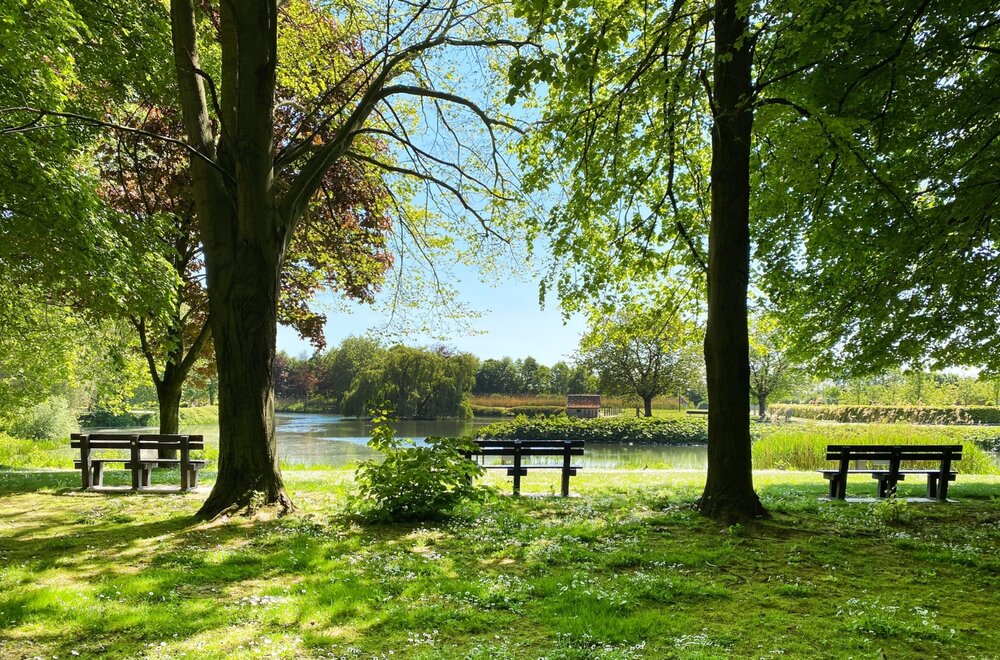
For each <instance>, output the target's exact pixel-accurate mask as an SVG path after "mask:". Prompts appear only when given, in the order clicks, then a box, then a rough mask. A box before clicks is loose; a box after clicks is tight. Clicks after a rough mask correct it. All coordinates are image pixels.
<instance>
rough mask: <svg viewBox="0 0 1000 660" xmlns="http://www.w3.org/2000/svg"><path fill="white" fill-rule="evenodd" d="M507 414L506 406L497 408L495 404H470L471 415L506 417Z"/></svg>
mask: <svg viewBox="0 0 1000 660" xmlns="http://www.w3.org/2000/svg"><path fill="white" fill-rule="evenodd" d="M507 415H508V412H507V409H506V408H499V407H497V406H477V405H475V404H472V416H473V417H506V416H507Z"/></svg>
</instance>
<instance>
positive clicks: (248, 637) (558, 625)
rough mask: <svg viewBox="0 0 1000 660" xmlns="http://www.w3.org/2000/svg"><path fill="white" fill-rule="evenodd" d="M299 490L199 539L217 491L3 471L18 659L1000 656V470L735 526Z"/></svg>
mask: <svg viewBox="0 0 1000 660" xmlns="http://www.w3.org/2000/svg"><path fill="white" fill-rule="evenodd" d="M286 478H287V482H288V486H289V489H290V490H291V492H292V493H293V497H294V500H295V501H296V503H297V504H298V506H299V510H298V511H297V512H296V513H294V514H293V515H290V516H287V517H285V518H281V519H277V520H256V521H250V520H247V519H243V518H235V519H231V520H225V521H220V522H216V523H198V522H196V521H195V520H194V519H193V518H192V517H191V516H192V513H193V512H194V511H195V510H196V509H197V507H198V505H199V504H200V502H201V500H202V499H203V498H204V493H203V492H199V493H192V494H188V495H152V494H130V495H107V494H94V493H86V494H84V493H80V492H79V491H76V490H74V488H75V486H76V475H75V473H70V472H46V471H35V472H11V471H7V472H0V657H3V658H12V659H16V658H29V657H35V656H43V657H53V656H58V657H60V658H68V657H116V658H117V657H150V658H154V657H155V658H179V657H187V658H230V657H235V658H262V657H279V658H291V657H324V658H331V657H336V658H339V657H346V658H355V657H357V658H373V657H375V658H390V657H391V658H474V659H475V658H482V659H485V658H525V657H531V658H578V659H584V658H587V659H589V658H731V657H778V656H784V657H797V658H812V657H855V658H881V657H891V658H911V657H912V658H918V657H919V658H923V657H995V654H996V649H997V648H1000V629H998V628H997V626H996V625H995V622H996V621H997V620H1000V601H998V600H997V599H996V597H995V594H996V590H997V588H998V587H1000V554H998V550H1000V547H998V546H1000V510H998V507H997V503H998V498H1000V480H998V479H997V478H993V477H964V476H963V477H961V478H960V479H959V482H958V483H956V484H955V486H954V487H953V490H952V495H953V497H955V498H956V499H957V500H959V501H958V502H956V503H951V504H946V505H933V504H915V503H910V504H903V503H900V504H893V505H891V506H885V505H884V503H879V504H874V505H872V504H864V503H843V502H826V501H821V500H820V499H818V497H819V496H820V495H821V494H822V493H823V492H824V489H825V484H824V483H823V482H822V480H821V479H818V478H817V477H816V476H815V475H812V474H804V473H789V472H761V473H758V474H757V475H756V480H757V485H758V489H759V491H760V493H761V496H762V499H763V502H764V504H765V506H767V508H768V509H769V510H770V511H771V512H772V515H773V517H772V518H771V519H770V520H765V521H761V522H759V523H755V524H751V525H746V526H738V527H730V528H722V527H720V526H718V525H717V524H714V523H712V522H710V521H708V520H706V519H704V518H702V517H701V516H699V515H698V514H697V513H696V512H694V511H693V509H692V506H691V505H692V502H693V500H694V498H695V497H696V496H697V494H698V492H699V491H700V489H701V487H702V484H703V480H704V475H702V474H700V473H691V472H669V471H639V470H636V471H608V472H598V471H584V472H583V473H582V474H581V475H580V476H578V477H576V478H574V480H573V490H574V491H575V492H576V493H578V494H579V495H580V496H579V497H573V498H569V499H561V498H541V499H539V498H520V499H513V498H509V497H499V498H496V499H494V500H492V501H489V502H487V503H486V504H484V505H482V506H479V507H477V508H473V509H468V510H466V511H464V512H463V514H462V515H461V516H460V517H459V518H458V519H456V520H454V521H452V522H449V523H439V524H433V525H430V524H428V525H378V526H364V525H360V524H358V523H357V522H356V521H355V520H354V519H353V518H351V517H350V516H349V515H347V514H346V512H345V508H344V506H345V502H346V497H347V495H348V494H350V493H351V492H352V491H353V482H352V477H351V473H350V472H348V471H339V470H332V471H327V472H308V473H305V472H293V473H289V474H287V475H286ZM489 478H490V479H491V480H493V482H494V483H495V484H497V485H498V486H501V487H503V486H506V480H505V479H504V478H503V477H502V476H500V475H495V474H494V475H491V476H490V477H489ZM524 486H525V490H526V491H528V492H532V493H546V492H549V491H550V490H551V489H554V488H555V487H556V476H555V475H538V476H536V475H535V474H534V473H533V474H531V475H530V476H529V477H528V478H526V479H525V483H524ZM904 491H905V488H904ZM903 494H906V492H904V493H903ZM900 509H902V510H903V511H905V513H906V515H900V511H899V510H900Z"/></svg>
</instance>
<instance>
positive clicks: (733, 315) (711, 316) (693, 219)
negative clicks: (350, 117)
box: [510, 0, 997, 520]
mask: <svg viewBox="0 0 1000 660" xmlns="http://www.w3.org/2000/svg"><path fill="white" fill-rule="evenodd" d="M929 6H930V3H926V2H922V1H921V2H911V1H909V0H900V1H899V2H892V3H888V4H886V3H875V2H871V1H870V0H858V1H856V2H847V3H843V2H836V3H835V2H832V1H831V2H827V1H824V2H810V3H798V2H782V1H773V2H772V1H767V2H760V3H744V2H738V1H737V0H720V1H718V2H715V3H713V4H709V3H703V2H691V1H689V0H676V1H674V2H669V3H666V4H653V5H650V4H648V3H641V2H625V3H616V4H614V5H609V4H606V3H602V2H599V1H597V0H591V1H588V2H581V3H570V4H565V3H559V2H552V3H550V2H527V1H524V2H519V3H517V8H518V11H519V12H521V13H522V14H523V15H524V16H525V17H526V20H527V21H528V22H529V24H530V25H531V26H532V27H533V28H534V29H535V30H536V32H537V33H538V34H539V35H541V40H542V41H544V43H545V44H546V45H547V46H549V47H550V49H549V50H548V51H546V52H544V53H542V54H540V55H538V56H526V57H523V58H519V59H518V60H515V62H514V63H513V65H512V68H511V71H510V78H511V82H512V92H511V97H512V99H513V98H515V97H517V96H518V95H525V96H531V89H532V86H535V85H539V88H540V89H542V90H543V91H544V94H545V97H544V98H543V99H542V100H541V104H540V107H541V116H540V121H539V130H538V132H537V133H535V138H534V139H532V140H530V141H529V142H528V143H526V146H525V148H524V153H523V160H524V162H525V164H526V166H527V167H528V169H529V172H530V174H529V176H528V177H527V179H528V181H529V182H532V183H534V184H535V186H536V187H537V188H538V189H539V190H546V189H549V188H552V187H554V183H555V181H554V179H555V178H556V177H558V176H559V175H560V173H561V172H572V178H570V179H569V180H568V181H566V182H565V183H564V187H565V189H566V191H567V192H566V194H565V196H564V197H563V198H562V200H560V203H559V204H558V205H557V206H556V208H555V209H554V212H553V213H552V214H550V216H549V217H548V218H545V219H543V220H541V221H540V224H539V228H540V231H545V232H547V233H550V234H551V235H552V236H553V240H554V247H555V250H556V255H557V259H556V261H555V263H554V264H553V266H552V269H551V271H550V274H549V276H548V278H547V284H548V286H549V287H552V288H555V290H556V292H557V294H558V295H559V297H560V299H561V300H562V304H563V305H564V307H568V308H570V309H574V308H579V307H580V306H581V305H582V304H584V301H586V299H587V298H588V297H593V296H595V295H602V294H605V293H606V292H607V291H608V290H609V289H611V290H613V291H614V290H619V289H621V288H628V287H629V286H636V284H637V283H638V284H639V285H642V284H644V283H645V282H646V281H648V280H649V279H650V278H651V277H652V276H656V275H660V276H662V275H664V274H668V273H669V274H674V275H676V274H677V273H678V272H681V271H684V269H687V270H688V272H691V271H693V272H694V273H695V274H698V273H702V274H704V276H705V277H706V279H707V330H706V337H705V363H706V379H707V386H708V396H709V400H710V401H711V406H710V408H709V457H708V458H709V460H708V478H707V480H706V485H705V490H704V493H703V495H702V498H701V500H700V502H699V507H700V509H701V510H702V511H703V512H704V513H706V514H707V515H710V516H713V517H715V518H718V519H720V520H742V519H747V518H751V517H754V516H758V515H762V514H763V513H764V511H763V508H762V507H761V505H760V501H759V499H758V497H757V496H756V494H755V492H754V489H753V477H752V465H751V460H750V431H749V417H750V415H749V410H748V406H747V402H748V401H749V397H750V386H749V378H750V373H749V344H748V339H747V335H748V324H747V301H746V293H747V291H748V285H749V279H750V252H751V225H750V205H751V202H752V201H753V203H754V206H755V209H756V210H758V211H761V210H762V209H764V208H765V207H768V208H767V217H774V218H781V220H780V221H779V220H775V222H774V223H773V224H771V225H770V227H769V231H768V232H767V233H763V232H760V233H758V234H757V236H756V238H757V239H758V241H759V242H760V243H761V244H764V243H768V242H771V241H773V242H777V243H779V244H780V245H782V246H785V247H789V250H788V251H787V252H786V253H783V254H782V255H781V256H780V257H774V258H771V259H767V260H762V264H763V267H764V268H765V269H766V270H768V271H770V272H779V271H782V272H784V271H793V272H794V271H795V270H796V268H799V271H798V272H797V273H795V274H797V275H799V277H798V278H796V279H794V280H793V279H792V278H786V279H785V280H783V281H782V284H788V285H789V286H787V287H785V289H784V291H785V292H787V294H788V296H786V297H787V298H788V299H791V298H792V297H794V295H795V292H796V291H798V290H799V288H800V287H798V285H797V284H793V282H797V283H799V284H801V282H802V281H803V279H806V278H815V279H818V280H819V281H820V282H824V283H829V284H830V286H829V287H828V288H825V290H824V294H828V295H830V296H832V295H833V294H836V295H837V298H836V299H837V300H840V299H842V295H841V294H842V292H840V291H835V289H836V284H834V283H840V282H841V281H842V279H841V278H839V277H829V278H828V277H826V275H827V273H826V272H824V273H821V274H820V275H821V276H820V277H818V278H817V277H816V271H815V269H813V268H812V263H811V262H809V261H807V260H802V259H798V258H797V257H798V254H797V253H796V251H795V248H796V245H799V244H800V242H799V241H800V239H801V237H802V236H803V232H795V231H791V232H790V231H787V230H786V229H785V226H784V224H783V223H784V222H785V221H788V220H789V219H790V217H791V216H794V219H792V226H796V225H798V226H799V227H804V228H805V227H808V228H813V227H816V228H818V227H819V225H814V224H813V223H812V219H813V213H812V211H813V210H815V207H816V205H815V204H812V205H808V206H805V207H803V205H802V204H798V203H795V202H794V201H792V200H794V198H795V196H796V195H797V194H798V193H799V192H801V191H804V190H806V187H807V186H810V188H808V191H809V192H811V193H813V201H815V202H817V203H818V204H819V205H821V206H822V205H827V204H828V206H825V208H823V209H822V212H823V213H824V214H825V213H827V212H828V211H829V215H830V216H831V217H841V216H842V215H843V213H845V212H846V213H855V212H857V211H860V213H858V214H857V216H858V217H864V218H867V219H868V220H867V224H865V223H862V225H861V226H863V227H864V230H865V231H867V230H870V229H871V223H879V222H881V217H882V215H881V210H882V208H883V207H884V204H881V205H879V206H878V207H877V208H876V207H874V206H873V207H870V208H864V209H858V208H857V206H856V205H854V204H852V203H850V202H849V195H847V194H845V195H835V196H834V197H832V198H828V197H827V195H826V193H827V191H829V190H832V189H833V186H831V185H830V183H831V182H828V181H827V178H828V174H829V173H830V168H829V167H827V166H829V165H830V163H831V162H833V161H834V160H836V163H837V165H835V166H833V167H834V169H835V170H837V171H841V168H842V167H844V166H845V165H847V166H848V167H847V169H848V170H849V171H850V173H852V174H853V175H856V176H852V177H851V178H850V179H848V180H847V181H848V183H846V184H845V185H844V187H843V189H842V190H843V192H844V193H850V191H852V190H853V191H859V190H861V189H867V188H880V189H884V188H885V186H884V185H883V184H884V183H885V178H884V177H883V176H882V175H881V173H880V169H881V168H880V167H876V166H873V163H877V162H878V159H877V158H876V157H873V154H878V152H879V148H880V144H879V143H878V141H877V140H874V141H870V143H869V144H867V145H863V146H864V148H862V149H859V148H858V146H859V145H858V140H856V139H855V136H856V135H857V134H856V133H855V130H854V129H855V128H859V126H858V120H857V118H858V117H862V118H874V121H873V122H872V123H870V124H864V123H863V122H864V119H863V120H862V127H864V128H869V129H871V130H872V131H873V132H875V133H877V131H878V128H879V124H880V122H879V119H878V118H879V116H880V115H881V114H883V109H884V108H887V107H893V108H911V109H912V108H915V107H918V106H920V105H921V103H920V100H919V99H920V98H922V97H921V96H920V95H914V96H913V97H910V98H906V99H900V98H899V97H898V96H897V95H896V91H897V89H901V88H899V87H897V85H896V81H899V80H900V75H908V76H912V79H913V80H914V81H916V82H917V83H918V85H917V87H919V88H921V94H923V95H925V96H933V95H934V88H935V87H938V86H941V85H944V86H948V85H949V82H950V78H948V77H937V78H935V77H934V76H929V77H928V76H923V75H922V73H921V71H920V70H919V68H918V67H919V64H918V61H919V60H918V59H916V58H915V59H913V60H912V63H913V66H912V68H910V67H907V68H903V69H897V68H896V67H895V66H894V65H893V64H894V62H895V61H896V59H897V58H896V57H895V56H894V53H895V54H898V53H896V51H900V52H902V51H905V50H908V49H910V48H911V47H914V46H915V47H916V50H919V46H920V45H921V44H923V43H925V42H926V41H927V39H925V38H924V36H923V34H922V32H921V31H920V30H917V29H916V26H917V24H918V23H920V19H921V17H923V16H924V15H927V14H928V11H927V10H928V7H929ZM988 13H989V10H987V9H985V8H983V7H975V8H974V9H969V8H964V7H963V8H962V9H961V10H960V11H959V10H956V9H954V8H951V7H950V6H948V7H946V6H944V5H941V6H940V7H935V8H934V12H933V14H934V15H935V19H934V21H932V22H931V23H930V24H929V25H933V26H935V27H934V29H936V24H937V23H938V22H945V23H949V24H951V25H952V26H960V25H964V26H965V31H966V33H967V34H966V38H965V39H964V41H963V40H961V39H960V40H958V42H960V43H961V48H966V46H968V47H969V48H967V49H966V50H967V56H968V57H972V56H971V55H968V53H969V52H972V51H975V53H976V54H975V57H978V58H980V59H982V58H987V57H991V56H993V54H994V53H993V50H991V49H993V46H992V45H991V44H990V43H981V42H980V40H981V39H983V38H984V37H985V34H984V33H986V32H988V33H989V34H993V33H994V32H995V30H996V23H995V20H993V18H991V17H990V16H989V15H988ZM970 19H971V20H970ZM932 36H933V35H932ZM953 37H954V33H951V36H950V37H948V38H949V39H952V40H953ZM932 40H933V39H932ZM900 44H902V45H903V48H901V47H900ZM983 49H985V50H983ZM949 65H950V63H949V61H943V62H941V66H940V68H941V70H942V71H945V70H949V69H948V66H949ZM987 69H988V70H987V71H986V74H987V75H985V76H983V82H984V83H985V80H986V78H988V77H989V74H990V72H991V71H992V68H987ZM958 70H959V71H960V70H961V69H958ZM950 71H951V72H952V74H954V73H955V71H956V70H955V69H951V70H950ZM977 73H978V71H977ZM803 81H807V82H808V84H805V85H800V84H799V83H801V82H803ZM876 81H877V84H876ZM977 91H979V92H980V96H979V98H981V99H982V98H984V96H983V94H982V93H983V92H985V84H984V85H982V86H979V87H978V88H977ZM855 92H857V93H855ZM970 96H971V95H970ZM841 98H845V99H848V100H850V101H851V102H850V103H840V102H838V100H839V99H841ZM985 98H989V94H986V96H985ZM941 109H942V110H946V108H941ZM911 112H912V111H911ZM977 112H980V113H981V110H978V111H977ZM987 114H988V113H987ZM758 115H759V116H760V119H761V122H760V123H759V124H757V125H756V129H755V118H756V117H757V116H758ZM969 116H971V115H966V118H968V117H969ZM984 116H985V115H984ZM990 116H992V115H990ZM929 123H930V124H933V123H934V122H933V121H931V122H929ZM985 123H992V122H985ZM908 125H913V124H912V123H911V124H908ZM959 126H960V125H958V124H953V125H952V126H951V130H955V131H959V132H961V131H962V129H961V128H960V127H959ZM709 127H710V130H707V129H708V128H709ZM976 132H977V134H979V135H980V136H981V137H984V138H988V136H990V135H994V134H995V131H990V130H984V131H982V132H980V131H978V126H977V131H976ZM709 136H710V143H708V140H706V137H709ZM934 140H936V141H937V142H939V143H940V144H941V145H948V144H949V142H951V140H950V139H949V137H948V135H947V134H940V133H939V134H937V135H936V136H935V138H934ZM931 142H933V140H932V141H931ZM828 143H829V144H833V145H836V146H837V148H836V149H835V150H832V151H837V152H838V153H839V154H841V156H840V157H839V158H834V157H833V156H831V157H830V158H824V157H823V153H826V152H827V149H826V146H827V144H828ZM979 144H980V146H989V145H990V144H991V143H989V142H986V143H985V144H984V143H983V142H982V140H980V142H979ZM911 146H912V143H911ZM929 146H930V145H929ZM970 147H971V145H970ZM995 147H996V145H992V147H991V148H995ZM944 148H945V150H947V146H945V147H944ZM832 151H831V152H830V153H831V154H832ZM918 151H919V150H918ZM939 151H940V150H939ZM901 153H909V152H908V151H904V152H901ZM964 153H965V155H966V156H968V155H971V154H974V153H976V151H975V149H974V148H970V149H969V150H967V151H965V152H964ZM752 165H753V173H754V177H755V180H756V181H758V182H760V183H766V185H762V186H760V187H759V188H757V189H758V190H761V194H759V195H756V196H754V198H753V199H752V198H751V194H750V192H751V166H752ZM976 171H977V173H978V174H977V176H978V175H982V176H980V178H979V179H978V182H979V183H980V184H985V183H986V182H987V181H991V180H992V179H990V178H989V177H988V176H986V174H985V171H984V170H982V169H981V167H978V166H977V167H976ZM932 174H933V172H932V171H928V170H922V171H921V172H920V175H919V176H917V177H916V178H914V181H920V180H921V179H922V178H926V177H928V176H931V175H932ZM945 178H948V179H949V180H950V172H949V173H948V176H946V177H945ZM980 188H982V186H980ZM969 189H970V190H971V189H972V187H971V186H970V188H969ZM978 189H979V188H977V190H978ZM861 197H862V198H864V197H866V195H861ZM882 197H883V199H884V198H885V196H884V195H883V196H882ZM889 197H890V198H891V195H889ZM986 197H989V195H988V194H986ZM764 199H766V200H768V201H767V203H766V205H765V204H762V203H759V202H762V200H764ZM844 200H848V202H844ZM980 201H981V200H980ZM785 202H788V203H787V204H786V205H785V206H782V205H781V204H782V203H785ZM758 227H759V225H755V228H758ZM810 230H811V229H810ZM706 233H707V257H706V255H705V250H704V242H705V240H704V239H705V235H706ZM890 233H891V232H890ZM860 235H862V236H864V235H866V234H865V233H864V231H862V232H860ZM811 236H812V235H811V234H809V235H808V236H807V238H811ZM786 239H788V240H786ZM837 240H839V243H840V245H845V244H847V243H846V242H845V241H843V240H840V239H837ZM820 242H823V243H825V244H832V243H833V242H834V241H824V240H823V238H820ZM898 247H899V248H900V249H903V250H905V249H906V248H905V247H904V243H903V242H900V243H898ZM684 248H686V251H685V250H684ZM762 253H763V254H767V253H769V251H767V250H765V251H763V252H762ZM836 254H838V255H841V256H842V255H843V254H844V253H843V252H842V251H836ZM849 258H850V259H853V257H849ZM983 262H984V263H986V262H992V263H995V262H996V260H992V261H991V259H990V258H989V257H988V255H984V258H983ZM829 263H830V265H831V269H832V270H833V271H839V270H840V267H839V263H838V262H837V261H836V259H832V260H831V261H830V262H829ZM865 263H866V262H865V260H863V259H862V260H858V264H857V265H858V271H857V272H858V274H859V275H860V274H862V273H863V272H864V266H865ZM953 272H954V271H953ZM885 274H886V275H891V269H886V272H885ZM776 279H778V280H781V276H780V275H778V276H776ZM865 279H866V278H865V277H858V278H857V280H856V282H860V283H861V284H857V286H858V287H859V288H860V289H864V288H866V286H867V285H866V284H864V282H865ZM897 291H903V292H905V291H907V289H905V287H904V288H902V289H897ZM829 299H830V300H833V299H834V298H832V297H831V298H829ZM821 300H825V298H822V297H820V296H817V297H815V298H813V299H812V300H811V301H804V302H803V303H802V306H801V307H800V308H799V309H800V311H801V314H800V315H799V316H798V317H796V318H800V317H801V318H806V317H809V318H811V319H814V320H815V323H816V324H817V325H816V326H815V327H822V321H823V318H825V317H826V316H827V312H826V311H825V310H826V308H825V306H824V305H823V304H822V303H821V302H820V301H821ZM856 300H858V301H859V304H865V303H864V302H863V301H865V300H866V298H865V297H864V296H859V297H858V298H857V299H856ZM894 307H895V306H894V304H891V303H889V304H886V305H883V306H881V307H879V308H878V311H876V312H875V313H874V314H875V315H876V316H879V317H880V318H884V317H885V316H886V315H887V314H889V313H890V312H891V310H893V309H894ZM819 309H822V310H824V311H823V313H818V312H817V311H816V310H819ZM849 316H850V315H849V314H845V315H844V318H845V319H847V318H848V317H849ZM993 318H997V316H996V315H994V317H993ZM898 322H899V323H902V321H898ZM929 322H930V321H929ZM847 327H852V326H850V324H849V323H848V324H847ZM872 327H873V328H878V327H879V325H878V324H877V323H875V324H872ZM881 343H882V344H884V343H885V342H881ZM829 345H832V346H836V345H837V342H836V341H832V342H830V343H829Z"/></svg>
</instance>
